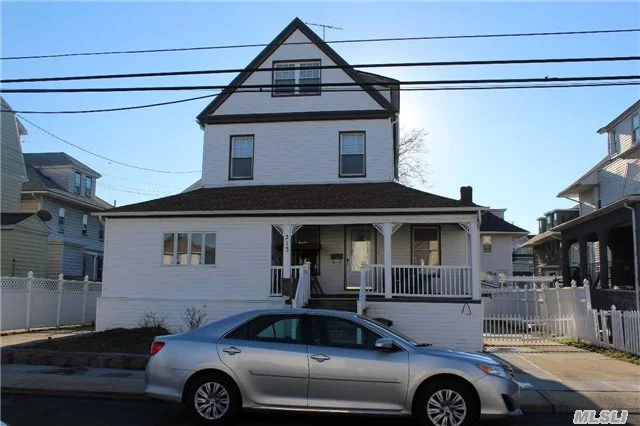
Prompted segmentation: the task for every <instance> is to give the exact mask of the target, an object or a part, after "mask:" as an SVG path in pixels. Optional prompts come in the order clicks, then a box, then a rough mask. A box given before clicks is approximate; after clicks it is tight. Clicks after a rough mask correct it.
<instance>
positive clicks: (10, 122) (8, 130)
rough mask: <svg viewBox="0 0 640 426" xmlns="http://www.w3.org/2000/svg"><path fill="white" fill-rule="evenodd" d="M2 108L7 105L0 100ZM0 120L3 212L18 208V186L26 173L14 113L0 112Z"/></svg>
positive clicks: (0, 200)
mask: <svg viewBox="0 0 640 426" xmlns="http://www.w3.org/2000/svg"><path fill="white" fill-rule="evenodd" d="M2 106H3V109H5V108H6V107H8V106H7V105H6V103H5V102H4V101H3V102H2ZM1 114H2V115H1V117H2V121H1V122H0V145H1V146H0V174H1V176H0V185H1V186H2V188H1V189H0V196H1V197H0V198H1V199H0V207H2V211H3V212H18V211H19V210H20V188H21V186H22V183H23V182H26V181H27V173H26V170H25V167H24V160H23V158H22V147H21V145H20V136H19V135H18V127H17V123H16V119H15V115H14V114H13V113H10V112H2V113H1Z"/></svg>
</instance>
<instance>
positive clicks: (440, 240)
mask: <svg viewBox="0 0 640 426" xmlns="http://www.w3.org/2000/svg"><path fill="white" fill-rule="evenodd" d="M420 228H435V229H436V230H437V232H438V264H437V265H425V266H442V228H441V226H440V225H420V224H416V225H411V259H410V262H411V265H413V264H414V263H413V257H414V235H415V230H416V229H420Z"/></svg>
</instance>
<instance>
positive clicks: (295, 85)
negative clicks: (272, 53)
mask: <svg viewBox="0 0 640 426" xmlns="http://www.w3.org/2000/svg"><path fill="white" fill-rule="evenodd" d="M319 66H320V61H305V62H276V63H274V64H273V68H274V70H273V90H272V94H273V96H291V95H319V94H320V92H321V90H320V68H317V67H319Z"/></svg>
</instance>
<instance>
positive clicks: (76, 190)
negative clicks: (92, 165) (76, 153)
mask: <svg viewBox="0 0 640 426" xmlns="http://www.w3.org/2000/svg"><path fill="white" fill-rule="evenodd" d="M78 176H80V182H79V184H78V185H76V178H77V177H78ZM73 193H74V194H75V195H82V173H80V172H76V171H74V175H73Z"/></svg>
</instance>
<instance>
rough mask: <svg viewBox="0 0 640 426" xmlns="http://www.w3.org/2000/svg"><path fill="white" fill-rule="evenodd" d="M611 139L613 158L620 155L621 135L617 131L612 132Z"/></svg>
mask: <svg viewBox="0 0 640 426" xmlns="http://www.w3.org/2000/svg"><path fill="white" fill-rule="evenodd" d="M609 138H610V141H609V143H610V144H611V155H612V156H613V155H616V154H619V153H620V134H619V133H618V132H616V131H615V130H612V131H611V133H609Z"/></svg>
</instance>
